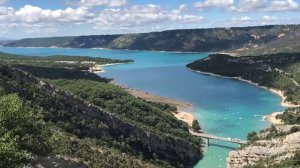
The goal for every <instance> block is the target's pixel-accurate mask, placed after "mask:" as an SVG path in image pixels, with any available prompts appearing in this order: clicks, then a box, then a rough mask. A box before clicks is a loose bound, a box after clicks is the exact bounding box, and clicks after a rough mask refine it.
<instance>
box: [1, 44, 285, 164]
mask: <svg viewBox="0 0 300 168" xmlns="http://www.w3.org/2000/svg"><path fill="white" fill-rule="evenodd" d="M0 51H3V52H8V53H15V54H23V55H36V56H46V55H57V54H61V55H62V54H63V55H84V56H94V57H98V56H99V57H106V58H117V59H133V60H134V61H135V62H134V63H131V64H121V65H112V66H107V67H105V68H104V69H105V73H100V74H99V75H100V76H105V77H108V78H113V79H115V80H116V82H117V83H120V84H122V85H126V86H128V87H131V88H135V89H141V90H145V91H149V92H152V93H154V94H159V95H162V96H165V97H173V98H176V99H179V100H183V101H186V102H190V103H191V104H193V106H194V108H193V109H191V110H190V112H191V113H192V114H194V116H195V117H196V118H197V119H198V121H199V122H200V125H201V127H202V128H203V130H204V131H205V132H207V133H210V134H214V135H219V136H224V137H231V138H240V139H244V140H245V139H246V135H247V133H248V132H250V131H259V130H260V129H263V128H266V127H267V126H269V125H270V124H269V123H268V122H266V121H262V116H264V115H267V114H270V113H271V112H274V111H279V110H282V109H283V107H281V106H280V101H281V100H280V97H278V96H277V95H275V94H273V93H271V92H269V91H267V90H264V89H260V88H257V87H255V86H253V85H250V84H248V83H245V82H241V81H238V80H235V79H224V78H219V77H213V76H208V75H204V74H200V73H197V72H193V71H190V70H189V69H188V68H186V67H185V65H186V64H188V63H190V62H192V61H194V60H197V59H200V58H204V57H206V56H207V55H208V53H176V52H152V51H129V50H104V49H103V50H102V49H101V50H100V49H61V48H0ZM210 142H211V144H210V146H209V147H208V148H206V149H204V153H205V157H204V159H203V160H201V161H200V162H199V163H198V164H197V165H196V166H195V167H204V168H217V167H220V168H224V167H226V157H227V154H228V152H229V151H230V150H232V149H234V148H235V147H237V145H235V144H230V143H226V142H218V141H213V140H211V141H210Z"/></svg>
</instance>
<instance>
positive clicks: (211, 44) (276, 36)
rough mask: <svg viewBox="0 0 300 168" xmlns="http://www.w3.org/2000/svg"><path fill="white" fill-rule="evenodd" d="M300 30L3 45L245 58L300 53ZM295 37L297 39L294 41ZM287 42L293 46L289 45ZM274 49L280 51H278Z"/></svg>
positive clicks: (103, 37)
mask: <svg viewBox="0 0 300 168" xmlns="http://www.w3.org/2000/svg"><path fill="white" fill-rule="evenodd" d="M299 30H300V26H299V25H274V26H256V27H234V28H209V29H187V30H168V31H163V32H152V33H140V34H123V35H122V34H121V35H92V36H73V37H50V38H32V39H21V40H16V41H8V42H7V43H4V44H3V45H4V46H6V47H71V48H110V49H132V50H156V51H194V52H211V51H230V52H233V51H234V52H236V53H238V54H239V55H243V54H245V52H246V53H247V52H251V53H252V54H254V53H255V54H261V53H264V51H268V52H270V53H273V52H291V51H292V52H295V51H299V45H298V44H299V38H297V32H299ZM294 36H295V38H293V39H291V38H292V37H294ZM290 37H291V38H290ZM287 42H290V43H288V45H286V44H287ZM269 44H270V45H269ZM274 46H275V47H274ZM278 46H280V47H278ZM257 47H260V48H261V50H260V52H254V51H255V49H256V48H257ZM273 48H277V50H276V51H274V50H273ZM252 49H253V50H252ZM248 50H249V51H248ZM299 52H300V51H299Z"/></svg>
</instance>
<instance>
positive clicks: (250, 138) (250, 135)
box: [247, 131, 259, 142]
mask: <svg viewBox="0 0 300 168" xmlns="http://www.w3.org/2000/svg"><path fill="white" fill-rule="evenodd" d="M247 140H248V141H251V142H253V141H257V140H259V137H258V136H257V133H256V132H255V131H252V132H250V133H248V135H247Z"/></svg>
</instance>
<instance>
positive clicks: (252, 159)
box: [227, 128, 300, 168]
mask: <svg viewBox="0 0 300 168" xmlns="http://www.w3.org/2000/svg"><path fill="white" fill-rule="evenodd" d="M284 129H285V128H284ZM284 129H283V130H284ZM260 136H263V134H261V135H260ZM299 150H300V132H296V133H292V134H288V135H286V136H282V137H278V138H273V139H270V140H259V141H256V142H255V143H253V144H251V145H249V146H246V147H244V148H242V149H239V150H235V151H231V152H230V153H229V156H228V158H227V168H242V167H244V166H250V167H251V165H255V164H257V162H259V161H265V162H266V163H267V162H272V164H276V163H281V162H282V161H283V160H284V159H286V158H290V157H292V156H293V155H294V154H295V152H296V151H299Z"/></svg>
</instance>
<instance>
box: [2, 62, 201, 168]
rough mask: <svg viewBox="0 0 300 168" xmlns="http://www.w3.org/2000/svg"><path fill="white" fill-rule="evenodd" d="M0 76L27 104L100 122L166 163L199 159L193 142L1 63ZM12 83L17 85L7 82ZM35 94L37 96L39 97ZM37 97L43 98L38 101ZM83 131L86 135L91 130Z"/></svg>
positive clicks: (189, 161) (187, 164) (191, 163)
mask: <svg viewBox="0 0 300 168" xmlns="http://www.w3.org/2000/svg"><path fill="white" fill-rule="evenodd" d="M0 76H1V77H2V78H7V79H8V80H7V81H6V82H4V83H2V85H3V87H4V88H5V90H6V91H7V92H9V93H18V94H19V96H20V97H23V98H24V99H25V100H26V101H31V102H34V103H35V104H36V105H37V106H39V107H42V108H44V109H50V108H57V110H58V111H59V110H60V109H59V108H62V107H63V108H64V110H67V111H68V112H69V113H70V116H77V117H78V118H79V119H82V120H95V119H96V120H100V121H101V122H103V123H105V124H106V125H107V126H108V128H109V132H110V133H111V134H114V135H123V136H133V137H136V138H137V139H139V140H140V141H141V142H142V143H144V144H146V146H147V148H148V150H149V152H151V153H156V154H157V155H158V157H159V158H161V159H165V160H168V161H169V162H170V163H171V164H176V163H178V162H179V163H183V164H184V165H186V166H187V167H191V166H192V165H193V164H195V163H196V162H197V161H199V160H200V159H201V157H202V152H201V149H200V147H199V146H194V145H193V144H192V143H189V142H187V141H184V140H182V139H180V138H174V137H167V136H166V135H157V134H156V133H153V132H151V131H147V130H146V129H143V128H140V127H138V126H136V125H134V124H131V123H129V122H125V121H123V120H121V119H119V118H118V117H116V116H114V115H113V114H111V113H109V112H106V111H104V110H103V109H101V108H100V107H97V106H94V105H92V104H90V103H88V102H86V101H84V100H83V99H80V98H78V97H76V96H74V95H72V94H69V93H67V92H65V91H62V90H60V89H58V88H56V87H54V86H52V85H50V84H48V83H46V82H44V81H42V80H40V79H38V78H36V77H34V76H33V75H31V74H29V73H26V72H23V71H21V70H19V69H15V68H12V67H9V66H6V65H1V64H0ZM12 80H13V81H14V82H16V83H13V82H8V81H12ZM24 86H26V87H24ZM28 88H30V89H28ZM37 93H40V94H39V95H38V94H37ZM40 95H42V97H39V98H38V96H40ZM41 99H42V101H41ZM54 103H59V105H60V106H58V107H53V105H52V106H51V104H54ZM83 131H87V132H88V131H90V130H83ZM93 131H94V132H93ZM91 132H92V133H93V134H94V135H93V136H95V137H97V134H99V135H101V132H97V131H95V130H92V131H91Z"/></svg>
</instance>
